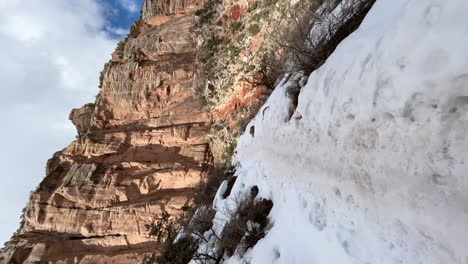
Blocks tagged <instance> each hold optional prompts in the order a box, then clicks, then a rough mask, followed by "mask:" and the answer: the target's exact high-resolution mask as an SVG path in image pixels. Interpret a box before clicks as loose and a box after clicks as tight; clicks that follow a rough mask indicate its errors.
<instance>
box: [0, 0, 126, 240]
mask: <svg viewBox="0 0 468 264" xmlns="http://www.w3.org/2000/svg"><path fill="white" fill-rule="evenodd" d="M26 2H27V3H26ZM26 2H25V1H23V0H8V1H7V0H0V43H1V48H0V92H1V95H0V111H1V113H2V114H3V115H2V117H3V118H2V125H1V127H2V128H1V129H0V138H1V139H2V140H3V144H2V147H1V148H0V179H1V182H2V184H0V211H1V212H2V217H1V218H0V225H1V226H2V229H1V230H0V243H1V242H2V241H5V240H8V239H9V237H10V236H11V234H12V233H13V231H14V230H16V228H17V227H18V224H19V221H18V216H19V215H20V213H21V209H22V207H23V206H24V205H25V204H26V201H27V198H28V193H29V191H30V190H32V189H33V188H34V187H35V186H36V185H37V184H38V183H39V182H40V181H41V179H42V178H43V177H44V167H45V163H46V160H47V159H48V158H50V157H51V155H52V154H53V152H55V151H57V150H60V149H62V148H63V147H65V146H66V145H67V144H68V143H70V141H71V140H72V139H73V138H74V136H75V131H74V128H73V127H72V126H71V125H70V122H69V121H68V120H67V119H68V114H69V112H70V110H71V109H72V108H76V107H80V106H81V105H83V104H85V103H88V102H92V101H93V100H94V95H95V94H97V93H98V80H99V72H100V71H101V69H102V67H103V65H104V63H105V62H106V61H107V60H108V59H110V54H111V53H112V51H113V50H114V48H115V45H116V42H117V40H114V39H111V37H110V36H109V35H108V33H106V32H105V31H104V28H106V29H108V28H109V27H110V25H108V24H107V22H106V20H105V15H104V12H103V11H104V10H102V9H101V7H100V5H99V4H98V3H99V1H98V0H79V1H63V0H47V1H39V0H30V1H26ZM130 3H131V2H130ZM129 8H133V7H131V5H129ZM122 32H123V31H122V30H120V33H122ZM0 247H1V245H0Z"/></svg>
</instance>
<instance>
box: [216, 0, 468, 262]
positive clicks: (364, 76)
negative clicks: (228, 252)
mask: <svg viewBox="0 0 468 264" xmlns="http://www.w3.org/2000/svg"><path fill="white" fill-rule="evenodd" d="M467 10H468V1H466V0H450V1H447V0H378V1H377V2H376V4H375V5H374V7H373V8H372V10H371V11H370V13H369V14H368V16H367V17H366V19H365V20H364V22H363V24H362V25H361V27H360V28H359V29H358V30H357V31H356V32H355V33H354V34H352V35H351V36H350V37H349V38H347V39H346V40H345V41H344V42H343V43H341V44H340V46H339V47H338V48H337V50H336V51H335V52H334V54H333V55H332V56H331V57H330V58H329V59H328V61H327V62H326V64H325V65H324V66H323V67H321V68H320V69H319V70H317V71H316V72H314V73H313V74H312V75H311V76H310V77H309V78H308V82H307V84H306V86H305V87H303V88H302V90H301V93H300V96H299V105H298V107H297V109H296V110H295V113H294V115H293V116H292V118H291V120H289V109H290V107H291V99H290V98H289V97H288V96H287V95H286V94H287V93H286V91H287V89H288V87H290V86H291V85H293V82H295V78H293V77H291V78H289V79H288V78H285V79H284V80H283V81H282V83H281V84H280V85H279V86H278V87H277V88H276V90H275V91H274V93H273V94H272V96H271V97H270V98H269V100H268V101H267V103H266V104H265V105H264V106H263V107H262V109H261V110H260V111H259V113H258V115H257V116H256V118H255V119H254V120H253V121H252V122H251V123H250V124H249V125H248V126H247V130H246V131H247V132H246V133H245V134H244V135H243V136H242V137H241V138H240V140H239V144H238V148H237V156H236V159H237V164H238V166H239V169H238V171H237V175H238V180H237V181H236V184H235V186H234V188H233V191H232V192H231V197H233V196H235V195H236V194H238V193H242V192H248V190H250V188H251V187H252V186H253V185H257V186H258V187H259V190H260V193H259V196H261V197H265V198H269V199H271V200H272V201H273V204H274V205H273V209H272V211H271V213H270V219H271V223H272V228H271V230H270V231H269V233H268V234H267V235H266V237H265V238H264V239H262V240H260V241H259V242H258V243H257V245H256V246H255V247H254V248H253V249H252V250H250V251H249V252H247V254H246V255H245V256H244V258H243V259H242V260H241V259H240V257H239V256H236V255H235V256H234V257H232V258H231V259H230V260H228V261H227V262H228V263H241V261H246V262H247V263H253V264H270V263H284V264H293V263H307V264H315V263H332V264H340V263H372V264H381V263H410V264H413V263H424V264H429V263H441V264H448V263H463V264H466V263H468V250H467V247H468V192H467V190H468V163H467V162H468V141H467V136H468V50H467V46H466V45H467V43H468V19H467V15H466V12H467ZM251 126H254V129H251V128H250V127H251ZM253 131H254V136H252V135H251V133H250V132H253ZM228 199H229V198H227V200H228ZM220 202H223V201H217V203H218V206H220V205H219V204H220Z"/></svg>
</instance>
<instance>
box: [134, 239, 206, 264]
mask: <svg viewBox="0 0 468 264" xmlns="http://www.w3.org/2000/svg"><path fill="white" fill-rule="evenodd" d="M197 248H198V242H197V241H196V240H195V239H194V238H192V237H182V238H180V239H178V240H177V241H174V239H172V240H171V241H168V242H167V243H166V244H165V245H164V248H163V250H162V254H161V255H159V256H158V255H156V254H152V255H150V256H147V257H145V258H144V260H143V263H144V264H187V263H189V262H190V260H191V259H192V257H193V255H194V254H195V252H196V251H197Z"/></svg>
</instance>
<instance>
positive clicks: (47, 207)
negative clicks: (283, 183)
mask: <svg viewBox="0 0 468 264" xmlns="http://www.w3.org/2000/svg"><path fill="white" fill-rule="evenodd" d="M202 4H203V1H202V0H198V1H154V0H147V1H146V3H145V5H144V8H143V13H142V18H143V19H142V21H139V22H137V23H136V24H135V25H134V27H133V28H132V32H131V33H130V35H129V37H128V38H127V39H126V40H125V41H123V42H121V43H120V44H119V46H118V48H117V50H116V52H115V53H114V54H113V57H112V60H111V61H110V62H109V63H108V64H106V66H105V68H104V70H103V72H102V76H101V80H102V84H101V90H100V92H99V95H98V97H97V99H96V102H95V103H94V104H87V105H85V106H83V107H82V108H80V109H74V110H73V111H72V112H71V114H70V119H71V120H72V122H73V123H74V124H75V126H76V128H77V130H78V138H77V139H76V140H75V141H74V142H72V143H71V144H70V145H69V146H68V147H66V148H65V149H63V150H62V151H60V152H57V153H56V154H55V155H54V157H53V158H51V159H50V160H49V161H48V163H47V169H46V177H45V179H44V180H43V182H42V183H41V184H40V185H39V187H38V188H37V189H36V190H35V191H34V192H32V194H31V197H30V201H29V203H28V205H27V207H26V209H25V212H24V222H23V223H22V225H21V228H20V229H19V230H18V232H17V233H16V234H15V235H14V237H13V238H12V240H11V241H10V242H9V243H8V244H7V246H6V248H5V251H4V252H3V253H2V254H1V259H0V263H139V262H141V259H142V258H143V256H144V255H145V253H148V252H152V251H154V250H155V248H157V247H158V244H157V243H156V242H155V241H154V238H150V237H148V232H147V230H146V229H145V225H146V224H150V223H152V222H153V221H154V220H155V217H156V216H157V215H158V214H160V213H161V212H162V211H163V210H166V211H168V212H169V213H171V214H173V215H177V214H178V213H179V212H180V209H181V207H183V206H184V205H187V204H188V203H190V201H191V198H192V192H193V188H194V186H195V185H196V184H198V183H199V182H200V180H202V178H203V174H204V171H205V170H206V168H207V166H209V164H210V163H211V155H210V150H209V146H208V141H207V137H206V134H207V132H208V130H209V127H210V117H209V115H208V114H207V113H206V111H205V110H204V109H203V108H202V105H201V103H200V100H199V99H198V97H197V96H196V89H195V85H194V84H195V78H196V76H195V75H196V74H195V73H196V71H195V69H196V56H197V36H196V34H195V33H194V30H193V27H194V25H195V24H196V23H195V16H194V15H193V14H192V13H193V11H194V10H196V9H197V8H199V7H201V6H202Z"/></svg>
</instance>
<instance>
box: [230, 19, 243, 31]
mask: <svg viewBox="0 0 468 264" xmlns="http://www.w3.org/2000/svg"><path fill="white" fill-rule="evenodd" d="M230 28H231V33H232V34H235V33H236V32H239V31H242V30H244V28H245V26H244V25H243V24H242V23H241V22H239V21H236V22H234V23H232V24H231V26H230Z"/></svg>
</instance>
